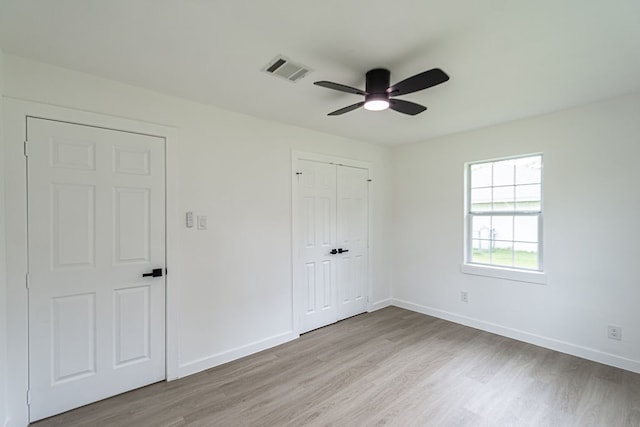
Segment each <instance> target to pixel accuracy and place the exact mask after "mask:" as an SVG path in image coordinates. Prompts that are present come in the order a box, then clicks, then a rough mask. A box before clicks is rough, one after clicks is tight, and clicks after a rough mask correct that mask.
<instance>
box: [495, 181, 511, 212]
mask: <svg viewBox="0 0 640 427" xmlns="http://www.w3.org/2000/svg"><path fill="white" fill-rule="evenodd" d="M514 189H515V187H494V188H493V210H494V211H498V212H499V211H513V210H514V209H515V204H514V200H515V194H514Z"/></svg>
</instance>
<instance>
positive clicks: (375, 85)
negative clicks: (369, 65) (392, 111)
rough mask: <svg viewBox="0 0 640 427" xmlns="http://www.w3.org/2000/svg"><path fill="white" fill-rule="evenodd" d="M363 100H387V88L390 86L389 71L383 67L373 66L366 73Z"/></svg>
mask: <svg viewBox="0 0 640 427" xmlns="http://www.w3.org/2000/svg"><path fill="white" fill-rule="evenodd" d="M366 80H367V82H366V89H365V91H366V92H367V94H366V95H365V101H373V100H378V99H384V100H389V93H388V92H387V89H388V88H389V86H390V81H391V72H390V71H389V70H387V69H385V68H374V69H373V70H370V71H368V72H367V75H366Z"/></svg>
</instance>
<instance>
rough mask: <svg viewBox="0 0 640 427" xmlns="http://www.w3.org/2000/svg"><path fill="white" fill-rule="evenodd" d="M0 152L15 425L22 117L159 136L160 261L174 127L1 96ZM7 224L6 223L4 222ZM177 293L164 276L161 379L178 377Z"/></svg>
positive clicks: (19, 365) (24, 302)
mask: <svg viewBox="0 0 640 427" xmlns="http://www.w3.org/2000/svg"><path fill="white" fill-rule="evenodd" d="M2 101H3V104H4V105H3V107H4V108H3V113H4V120H3V125H4V136H3V138H4V145H5V147H4V155H5V179H6V180H5V202H6V204H5V212H6V217H5V224H6V225H7V227H6V244H7V251H6V255H7V265H6V267H7V308H8V310H7V364H8V366H10V367H11V369H8V372H7V390H11V391H12V392H11V393H8V394H7V412H8V413H7V416H8V419H9V420H11V423H14V424H15V425H27V424H28V423H29V407H28V403H27V391H28V388H29V352H28V331H29V325H28V295H27V288H26V274H27V271H28V265H27V264H28V261H27V260H28V252H27V250H28V247H27V169H26V165H27V162H26V157H25V156H24V141H25V140H26V132H27V127H26V121H27V117H37V118H42V119H49V120H57V121H62V122H68V123H76V124H82V125H90V126H95V127H101V128H106V129H113V130H119V131H126V132H133V133H139V134H146V135H152V136H157V137H161V138H164V139H165V192H166V205H165V218H166V223H165V224H166V225H165V227H166V262H167V264H166V265H167V266H169V267H170V262H171V260H172V259H175V255H174V254H173V253H172V251H171V248H172V245H171V242H173V241H175V240H176V237H177V236H176V235H175V233H176V231H175V228H174V227H168V226H167V225H168V224H174V223H177V222H176V221H179V219H178V218H179V214H178V212H176V210H175V209H172V208H171V206H172V204H171V202H170V201H171V200H172V199H173V196H174V194H177V189H176V188H173V187H174V186H173V185H172V182H174V180H172V179H171V173H172V165H171V162H170V160H169V159H170V153H171V152H172V150H173V149H174V147H176V146H178V145H179V144H177V143H176V141H177V129H175V128H172V127H169V126H164V125H159V124H153V123H145V122H139V121H135V120H129V119H125V118H120V117H113V116H108V115H103V114H97V113H91V112H86V111H79V110H73V109H69V108H64V107H59V106H53V105H46V104H40V103H36V102H31V101H24V100H20V99H14V98H9V97H4V98H3V99H2ZM9 224H10V226H9ZM178 297H179V292H178V286H177V284H176V283H173V282H172V280H171V279H170V277H167V278H166V320H165V321H166V378H167V380H172V379H176V378H178V368H179V366H178V361H179V359H178V357H179V355H178V324H179V323H178V307H179V300H178Z"/></svg>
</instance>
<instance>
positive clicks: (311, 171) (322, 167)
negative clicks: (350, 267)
mask: <svg viewBox="0 0 640 427" xmlns="http://www.w3.org/2000/svg"><path fill="white" fill-rule="evenodd" d="M299 167H300V171H299V172H298V187H299V190H298V215H299V221H298V224H299V230H298V233H297V234H298V236H299V240H298V251H299V254H300V256H299V259H300V263H299V264H300V265H299V266H298V268H299V269H298V272H299V274H298V278H299V283H296V286H300V287H301V288H302V292H301V293H302V294H303V295H304V298H303V300H304V302H303V307H302V308H303V310H302V314H301V316H302V318H301V332H307V331H310V330H312V329H316V328H320V327H322V326H325V325H328V324H330V323H333V322H335V321H336V319H337V316H338V314H337V313H338V312H337V310H336V304H335V302H336V259H335V256H334V255H333V254H332V253H331V251H332V249H333V248H335V246H336V166H335V165H330V164H326V163H319V162H313V161H308V160H301V161H300V162H299Z"/></svg>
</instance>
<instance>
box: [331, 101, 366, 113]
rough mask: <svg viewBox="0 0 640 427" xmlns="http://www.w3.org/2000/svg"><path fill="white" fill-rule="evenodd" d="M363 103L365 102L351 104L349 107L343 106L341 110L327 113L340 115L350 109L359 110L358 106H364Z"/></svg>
mask: <svg viewBox="0 0 640 427" xmlns="http://www.w3.org/2000/svg"><path fill="white" fill-rule="evenodd" d="M363 105H364V102H358V103H357V104H353V105H349V106H348V107H344V108H341V109H339V110H336V111H332V112H331V113H329V114H327V116H339V115H340V114H344V113H348V112H349V111H353V110H357V109H358V108H360V107H362V106H363Z"/></svg>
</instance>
